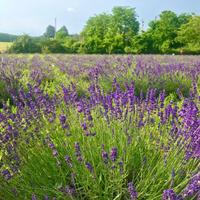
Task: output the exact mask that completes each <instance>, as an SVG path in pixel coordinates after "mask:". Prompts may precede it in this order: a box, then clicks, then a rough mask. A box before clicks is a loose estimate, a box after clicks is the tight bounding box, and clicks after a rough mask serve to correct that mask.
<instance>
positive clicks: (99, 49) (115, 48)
mask: <svg viewBox="0 0 200 200" xmlns="http://www.w3.org/2000/svg"><path fill="white" fill-rule="evenodd" d="M138 31H139V22H138V21H137V18H136V12H135V9H134V8H129V7H114V8H113V10H112V13H111V14H106V13H103V14H99V15H96V16H94V17H91V18H89V20H88V21H87V23H86V25H85V27H84V29H83V31H82V33H81V36H82V45H81V51H83V52H86V53H123V52H124V51H125V48H126V47H128V46H130V44H131V41H132V39H133V37H134V36H135V35H137V34H138Z"/></svg>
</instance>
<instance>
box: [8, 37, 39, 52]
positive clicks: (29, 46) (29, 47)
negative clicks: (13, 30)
mask: <svg viewBox="0 0 200 200" xmlns="http://www.w3.org/2000/svg"><path fill="white" fill-rule="evenodd" d="M8 51H9V52H10V53H39V52H41V49H40V45H39V44H38V42H37V41H34V39H33V38H31V37H30V36H28V35H22V36H20V37H18V38H17V40H16V41H15V42H13V44H12V46H11V47H10V48H9V50H8Z"/></svg>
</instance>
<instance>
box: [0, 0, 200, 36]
mask: <svg viewBox="0 0 200 200" xmlns="http://www.w3.org/2000/svg"><path fill="white" fill-rule="evenodd" d="M114 6H131V7H135V8H136V12H137V14H138V20H139V21H140V22H141V21H142V20H144V23H145V26H147V24H148V22H149V21H150V20H152V19H154V18H155V16H158V15H159V13H160V12H161V11H163V10H172V11H175V12H176V13H178V14H180V13H182V12H187V13H191V12H194V13H196V14H198V15H200V0H0V32H7V33H13V34H22V33H27V34H30V35H41V34H43V32H44V31H45V28H46V26H47V25H48V24H54V18H55V17H56V18H57V26H58V28H59V27H60V26H62V25H66V27H67V28H68V30H69V32H70V33H79V32H80V31H81V30H82V28H83V26H84V24H85V23H86V21H87V19H88V18H89V17H90V16H93V15H94V14H98V13H101V12H110V11H111V10H112V8H113V7H114Z"/></svg>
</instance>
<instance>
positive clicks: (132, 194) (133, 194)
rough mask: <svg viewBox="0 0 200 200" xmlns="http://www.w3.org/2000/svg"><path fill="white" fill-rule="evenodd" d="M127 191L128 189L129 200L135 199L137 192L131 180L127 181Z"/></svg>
mask: <svg viewBox="0 0 200 200" xmlns="http://www.w3.org/2000/svg"><path fill="white" fill-rule="evenodd" d="M128 191H129V194H130V197H131V200H135V199H137V197H138V193H137V191H136V189H135V187H134V186H133V183H132V182H130V183H128Z"/></svg>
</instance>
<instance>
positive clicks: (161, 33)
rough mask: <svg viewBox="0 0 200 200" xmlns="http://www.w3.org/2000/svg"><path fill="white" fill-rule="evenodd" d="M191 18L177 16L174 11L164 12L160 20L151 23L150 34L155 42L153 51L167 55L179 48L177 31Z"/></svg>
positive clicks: (188, 16)
mask: <svg viewBox="0 0 200 200" xmlns="http://www.w3.org/2000/svg"><path fill="white" fill-rule="evenodd" d="M190 17H191V16H190V15H186V14H182V15H180V16H177V15H176V13H174V12H172V11H163V12H162V13H161V14H160V15H159V19H156V20H153V21H151V22H150V24H149V27H150V28H149V30H148V33H149V36H150V37H151V39H152V41H153V51H154V52H162V53H167V52H169V51H170V49H172V48H177V47H179V43H178V42H177V40H176V37H177V31H178V29H179V28H180V26H181V25H182V24H184V23H187V21H188V20H189V18H190Z"/></svg>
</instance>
